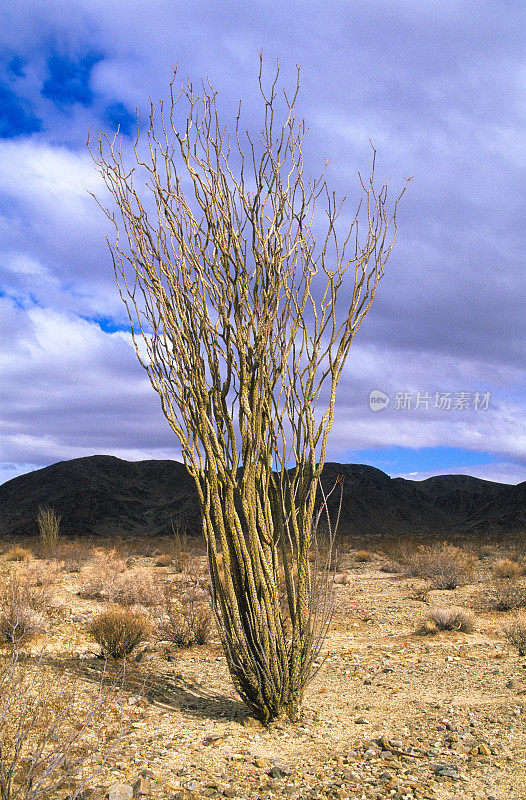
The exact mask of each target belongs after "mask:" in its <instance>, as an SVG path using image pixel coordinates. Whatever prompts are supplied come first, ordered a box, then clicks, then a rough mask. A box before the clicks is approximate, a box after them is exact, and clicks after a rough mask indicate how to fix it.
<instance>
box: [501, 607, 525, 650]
mask: <svg viewBox="0 0 526 800" xmlns="http://www.w3.org/2000/svg"><path fill="white" fill-rule="evenodd" d="M504 636H505V637H506V639H507V641H508V642H509V643H510V644H511V645H512V646H513V647H516V648H517V650H518V653H519V655H520V656H526V612H525V611H520V612H519V613H518V614H517V616H516V617H515V619H513V620H511V622H509V623H508V624H507V625H506V626H505V627H504Z"/></svg>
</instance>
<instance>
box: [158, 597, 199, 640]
mask: <svg viewBox="0 0 526 800" xmlns="http://www.w3.org/2000/svg"><path fill="white" fill-rule="evenodd" d="M159 631H160V636H161V640H162V641H167V642H171V643H172V644H175V645H177V646H178V647H190V646H191V645H193V644H207V643H208V642H209V640H210V636H211V633H212V614H211V611H210V605H209V601H208V598H207V596H206V593H205V592H204V591H203V589H202V588H198V587H192V588H190V589H188V590H187V591H186V592H184V593H182V594H181V595H180V596H179V597H178V596H177V594H176V589H175V587H174V586H172V587H170V588H168V589H167V591H166V592H165V594H164V607H163V611H162V615H161V618H160V620H159Z"/></svg>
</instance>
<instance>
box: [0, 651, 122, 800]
mask: <svg viewBox="0 0 526 800" xmlns="http://www.w3.org/2000/svg"><path fill="white" fill-rule="evenodd" d="M114 700H115V691H114V687H113V686H110V687H109V688H108V687H105V686H104V682H101V683H100V685H99V687H98V688H96V689H95V691H91V692H90V693H88V692H86V690H85V689H80V688H79V686H78V683H75V682H74V681H73V682H72V681H71V678H70V677H68V675H67V674H65V673H62V674H59V673H57V671H56V670H54V669H52V668H50V667H49V666H47V665H46V664H45V662H44V659H43V657H42V654H41V655H40V657H39V658H37V659H30V658H28V657H24V656H22V655H21V654H20V652H19V650H18V649H16V648H15V649H13V650H12V652H11V653H10V654H9V655H8V656H7V657H5V656H4V657H2V658H1V659H0V798H1V800H40V798H42V800H47V798H50V797H66V796H67V797H69V798H70V800H75V798H77V797H79V798H80V797H81V794H82V792H83V791H84V789H85V788H86V786H87V784H88V782H89V781H90V779H92V780H93V779H94V778H95V776H96V774H97V773H98V772H99V771H100V769H101V767H102V766H103V764H104V762H105V759H106V758H107V757H108V755H109V753H110V752H111V747H112V743H111V740H110V739H109V738H108V737H107V735H103V734H106V732H107V730H108V729H109V720H110V717H111V714H112V707H115V706H114ZM119 727H120V726H119ZM121 730H122V728H121ZM112 739H113V742H115V741H116V739H115V736H113V737H112ZM93 755H96V757H97V759H98V761H99V764H98V766H94V765H93V763H91V764H90V760H91V757H92V756H93Z"/></svg>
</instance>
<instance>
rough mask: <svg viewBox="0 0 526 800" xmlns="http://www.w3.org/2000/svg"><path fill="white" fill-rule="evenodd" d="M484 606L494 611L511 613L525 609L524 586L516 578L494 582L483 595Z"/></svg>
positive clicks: (525, 590) (525, 588) (525, 587)
mask: <svg viewBox="0 0 526 800" xmlns="http://www.w3.org/2000/svg"><path fill="white" fill-rule="evenodd" d="M485 600H486V604H487V606H488V607H489V608H491V609H493V610H495V611H513V610H515V609H518V608H524V607H526V586H523V585H522V584H521V583H520V582H519V581H518V580H517V579H516V578H504V579H501V580H496V581H495V582H494V585H493V587H492V588H491V589H489V590H488V591H487V592H486V593H485Z"/></svg>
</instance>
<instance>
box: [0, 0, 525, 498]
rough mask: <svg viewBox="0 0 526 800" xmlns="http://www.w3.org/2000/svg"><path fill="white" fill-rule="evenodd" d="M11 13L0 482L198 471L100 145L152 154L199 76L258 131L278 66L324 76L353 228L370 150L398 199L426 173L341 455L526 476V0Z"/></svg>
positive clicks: (323, 96) (313, 158)
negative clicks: (154, 118)
mask: <svg viewBox="0 0 526 800" xmlns="http://www.w3.org/2000/svg"><path fill="white" fill-rule="evenodd" d="M2 16H3V25H2V30H1V31H0V334H1V335H0V482H2V481H3V480H8V479H9V478H11V477H13V476H15V475H17V474H21V473H23V472H26V471H29V470H31V469H37V468H39V467H42V466H46V465H48V464H51V463H54V462H56V461H60V460H63V459H69V458H75V457H78V456H84V455H92V454H95V453H111V454H114V455H117V456H119V457H122V458H128V459H140V458H178V457H179V448H178V445H177V441H176V440H175V437H174V435H173V434H172V432H171V430H170V428H169V427H168V425H167V423H166V422H165V420H164V418H163V416H162V414H161V411H160V409H159V405H158V400H157V397H156V395H155V394H154V393H153V391H152V390H151V389H150V386H149V383H148V380H147V378H146V376H145V374H144V373H143V371H142V369H141V367H140V366H139V365H138V364H137V363H136V358H135V355H134V352H133V350H132V347H131V342H130V337H129V335H128V333H127V330H126V316H125V311H124V308H123V306H122V303H121V301H120V298H119V296H118V293H117V290H116V287H115V285H114V278H113V271H112V266H111V260H110V257H109V253H108V250H107V245H106V242H105V237H106V235H107V234H108V233H110V231H109V230H108V227H107V224H106V221H105V219H104V217H103V215H102V213H101V212H100V209H99V208H98V207H97V206H96V204H95V203H94V201H93V199H92V198H91V197H90V195H89V193H90V192H95V193H96V194H97V195H98V196H100V197H101V198H102V199H103V200H104V187H103V185H102V182H101V179H100V177H99V176H98V174H97V172H96V170H95V167H94V165H93V163H92V161H91V159H90V156H89V153H88V152H87V147H86V142H87V139H88V135H89V133H92V134H93V133H94V134H96V135H97V134H98V133H99V131H107V132H112V131H114V130H116V128H117V126H120V131H121V133H122V134H123V136H124V147H125V148H126V147H131V143H132V139H131V137H132V135H133V133H134V131H135V125H136V109H138V111H139V120H140V122H143V121H144V120H145V117H146V114H147V112H148V109H149V98H151V99H152V100H154V101H157V100H159V99H160V98H165V99H166V98H167V96H168V84H169V81H170V79H171V77H172V65H174V64H175V63H178V65H179V72H180V74H181V76H186V75H189V76H190V77H191V79H192V80H193V81H194V82H195V83H198V82H199V81H200V79H201V78H202V77H206V76H208V77H209V79H210V81H211V83H212V84H213V86H214V87H215V88H216V89H217V90H218V92H219V104H220V108H221V109H222V112H223V113H224V115H225V118H226V119H228V118H229V115H232V113H233V112H234V111H235V110H236V109H237V104H238V102H239V100H241V101H242V103H243V114H244V117H243V119H244V120H245V124H246V126H247V127H248V128H250V129H251V130H256V129H257V128H258V126H259V124H260V121H261V110H262V108H261V102H260V98H259V96H258V91H257V74H258V66H259V56H258V54H259V51H260V50H262V51H263V57H264V63H265V69H266V70H267V73H266V74H267V75H268V76H270V74H271V72H272V69H273V67H274V64H275V60H276V58H279V59H280V67H281V76H280V81H281V85H282V86H283V87H286V88H290V87H291V86H292V85H293V83H294V80H295V70H296V64H299V65H300V66H301V91H300V95H299V98H298V113H299V114H300V115H301V116H304V117H305V119H306V122H307V126H308V128H309V131H308V134H307V138H306V140H305V158H306V172H307V173H309V174H310V173H312V174H316V173H319V172H320V170H321V168H322V166H323V159H324V158H325V159H328V160H330V165H329V167H328V170H327V180H328V183H329V186H330V187H332V188H334V189H335V190H336V191H337V193H338V194H339V196H343V195H346V196H347V197H348V204H349V205H348V210H349V213H350V212H351V210H352V209H353V207H354V204H355V203H356V201H357V199H358V197H359V183H358V178H357V173H358V171H360V172H362V174H363V173H365V174H367V173H368V170H369V167H370V158H371V149H370V143H369V140H372V142H373V143H374V145H375V147H376V150H377V176H378V179H379V180H381V181H382V182H383V180H385V179H387V178H390V181H391V185H392V187H393V192H394V191H395V190H396V189H398V188H399V187H401V186H402V185H403V183H404V180H405V178H406V177H407V176H409V175H412V177H413V180H412V182H411V184H410V186H409V189H408V191H407V193H406V195H405V196H404V199H403V202H402V204H401V206H400V211H399V217H398V225H399V232H398V238H397V242H396V245H395V249H394V250H393V254H392V256H391V259H390V261H389V262H388V266H387V270H386V276H385V278H384V280H383V281H382V284H381V286H380V289H379V291H378V293H377V296H376V300H375V303H374V305H373V307H372V309H371V311H370V313H369V316H368V317H367V319H366V321H365V322H364V324H363V326H362V327H361V329H360V332H359V334H358V336H357V338H356V340H355V342H354V345H353V348H352V349H351V354H350V357H349V360H348V363H347V365H346V367H345V370H344V374H343V376H342V382H341V385H340V390H339V393H338V397H337V409H336V419H335V424H334V428H333V432H332V435H331V439H330V444H329V449H328V454H327V457H328V459H329V460H332V461H340V462H344V461H345V462H348V461H352V462H363V463H368V464H372V465H374V466H378V467H379V468H381V469H383V470H385V471H386V472H387V473H388V474H390V475H393V476H394V475H404V476H411V477H414V478H424V477H427V476H428V475H432V474H439V473H447V472H455V473H456V472H458V473H467V474H471V475H476V476H480V477H483V478H488V479H490V480H502V481H505V482H509V483H516V482H518V481H521V480H524V479H525V469H524V465H525V462H526V458H525V451H526V442H525V440H526V433H525V423H524V420H525V414H524V410H525V409H524V386H525V375H524V313H523V308H524V253H525V252H526V243H525V241H524V238H525V226H524V218H525V192H524V190H525V165H526V158H525V156H526V153H525V141H526V137H525V124H524V123H525V119H524V117H525V108H526V104H525V96H524V95H525V86H526V61H525V58H524V43H523V31H524V29H525V19H524V17H525V7H524V4H523V3H522V2H519V1H517V2H513V1H510V2H503V1H502V0H498V2H491V0H486V1H485V2H484V3H480V2H469V1H466V2H461V3H458V2H452V0H451V1H450V0H425V1H424V2H423V0H382V1H381V2H380V0H367V1H366V0H361V1H360V0H358V1H357V2H353V3H348V2H317V0H311V1H310V2H274V0H272V1H270V0H262V1H261V2H258V3H234V2H209V3H201V2H192V1H191V0H190V1H189V2H185V3H184V4H177V3H174V2H173V0H163V1H161V0H150V1H149V2H145V0H137V2H134V3H129V2H122V0H120V2H119V0H116V1H114V2H111V3H107V2H102V0H89V2H88V0H86V1H85V2H84V1H83V0H67V1H66V0H55V2H54V3H47V2H40V0H32V2H26V1H25V0H19V1H18V2H17V3H9V4H8V3H4V4H3V9H2ZM372 390H378V391H379V392H381V393H383V395H385V396H386V397H387V398H388V400H389V402H388V403H385V404H384V406H383V407H382V408H380V409H378V410H372V408H371V403H370V393H371V391H372Z"/></svg>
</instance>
